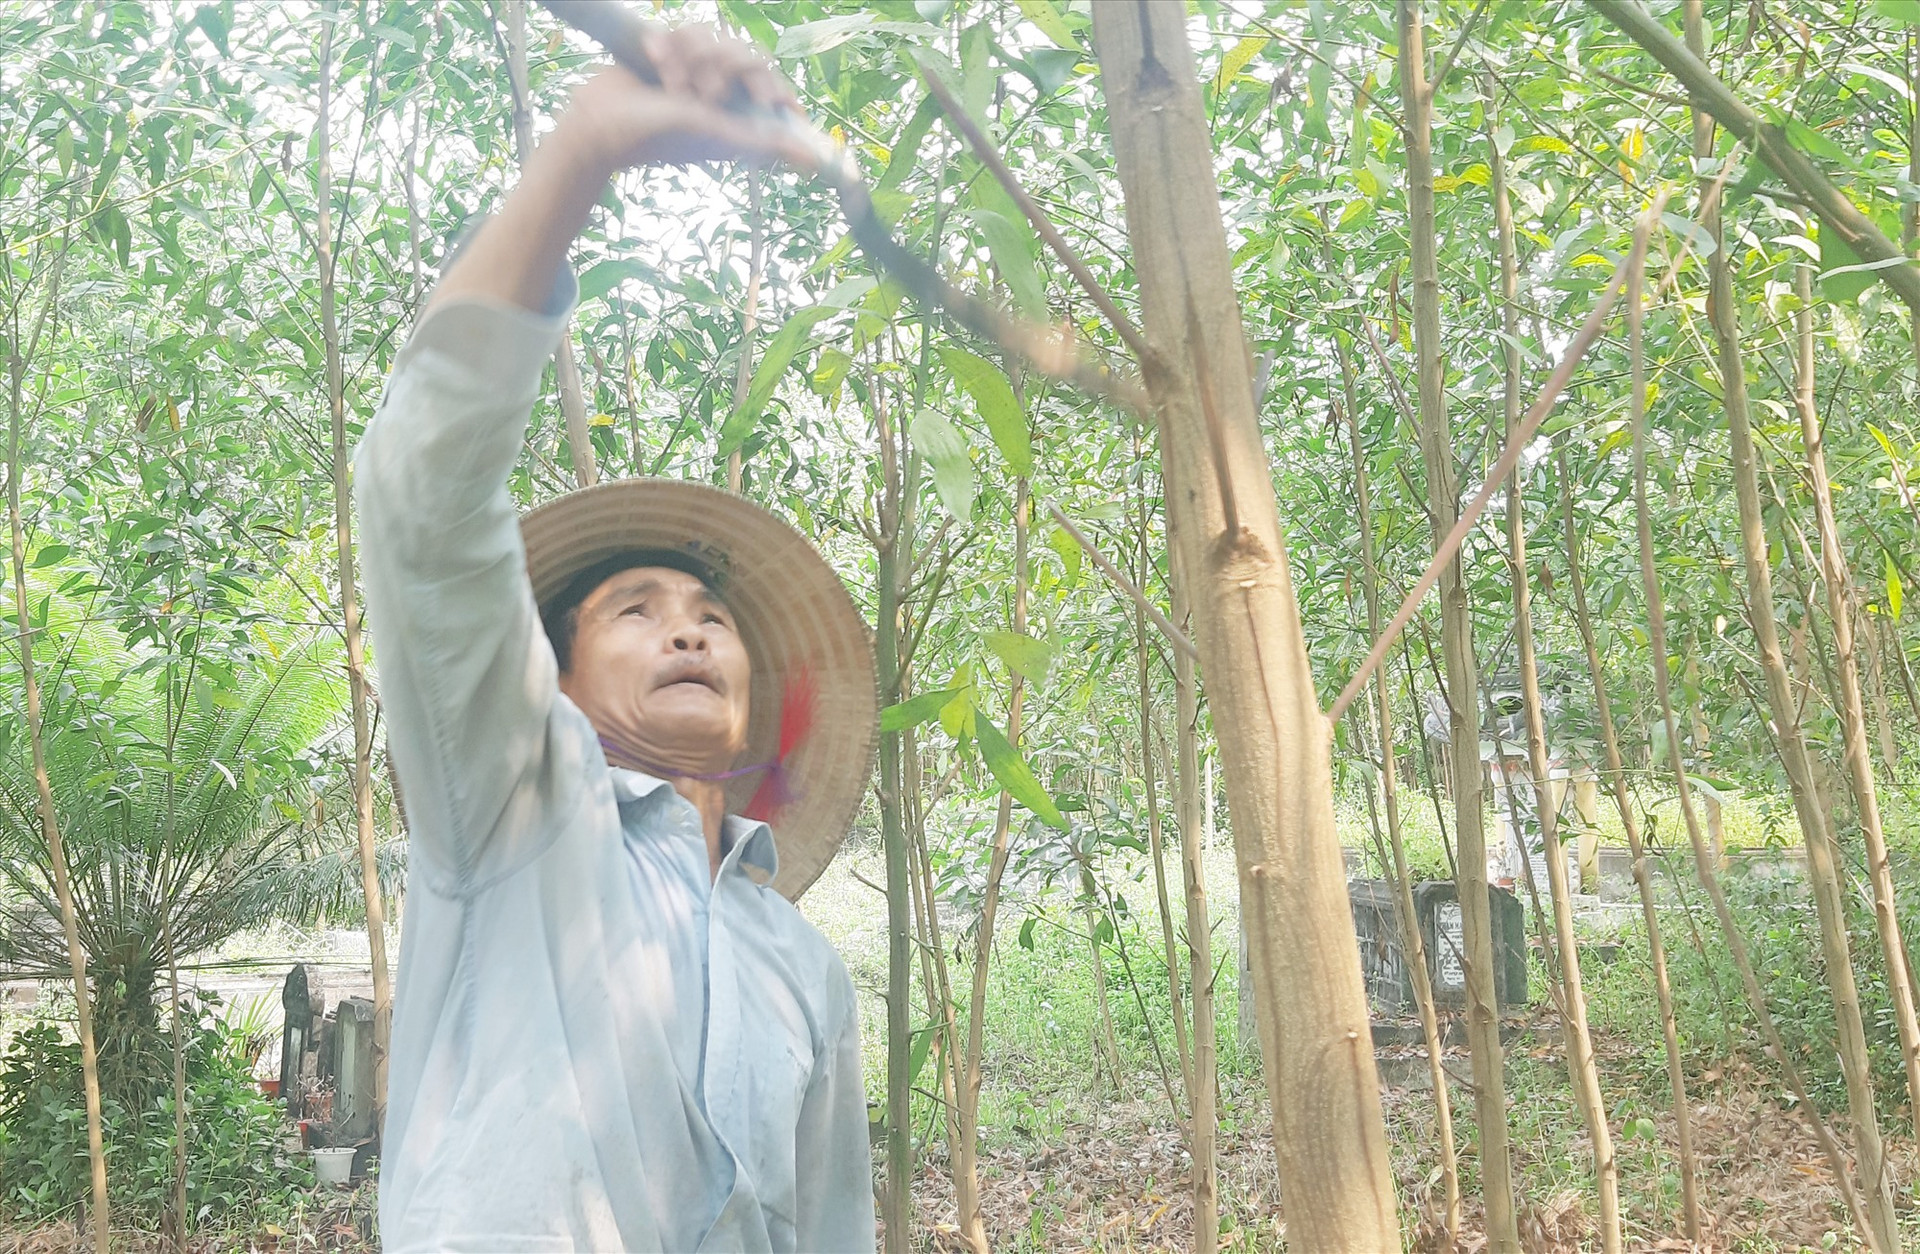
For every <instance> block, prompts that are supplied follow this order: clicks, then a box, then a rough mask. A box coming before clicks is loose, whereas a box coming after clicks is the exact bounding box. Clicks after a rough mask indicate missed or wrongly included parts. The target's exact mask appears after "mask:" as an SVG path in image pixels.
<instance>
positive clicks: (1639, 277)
mask: <svg viewBox="0 0 1920 1254" xmlns="http://www.w3.org/2000/svg"><path fill="white" fill-rule="evenodd" d="M1695 12H1696V13H1697V10H1695ZM1717 227H1718V222H1717V221H1715V222H1714V223H1713V225H1711V226H1709V227H1707V228H1706V229H1707V230H1709V231H1714V232H1715V233H1716V234H1717ZM1640 229H1641V230H1642V231H1645V230H1647V229H1648V228H1647V224H1646V223H1645V222H1644V221H1643V222H1642V224H1641V228H1640ZM1720 251H1722V250H1716V251H1715V254H1714V255H1715V256H1718V255H1719V253H1720ZM1627 283H1628V286H1627V328H1628V330H1627V339H1628V352H1629V355H1630V357H1631V362H1632V376H1633V382H1632V393H1631V400H1630V404H1629V414H1630V419H1629V421H1630V423H1631V427H1632V434H1633V500H1634V512H1635V519H1636V523H1637V530H1638V536H1639V548H1640V581H1641V586H1642V588H1643V590H1644V593H1645V596H1646V610H1647V636H1648V647H1649V649H1650V650H1651V652H1652V654H1653V681H1654V692H1655V694H1656V696H1657V697H1658V698H1659V702H1660V717H1661V720H1662V722H1663V723H1664V725H1665V727H1666V733H1667V764H1668V766H1669V768H1670V769H1671V770H1672V772H1673V779H1674V786H1675V788H1676V789H1677V790H1678V793H1679V800H1680V814H1681V818H1682V819H1683V821H1684V822H1685V823H1686V826H1687V840H1688V842H1689V843H1690V844H1691V845H1692V847H1693V858H1694V864H1695V868H1696V870H1697V871H1698V873H1699V876H1700V885H1701V887H1702V888H1704V889H1705V890H1706V892H1707V896H1708V898H1709V899H1710V900H1711V901H1712V902H1713V910H1714V914H1715V915H1716V916H1717V917H1718V919H1719V921H1720V932H1721V936H1722V939H1724V940H1725V942H1726V946H1727V953H1728V956H1729V957H1730V958H1732V959H1733V965H1734V968H1735V969H1736V970H1737V971H1738V972H1739V973H1740V982H1741V986H1742V988H1744V990H1745V991H1746V995H1747V1003H1748V1007H1749V1008H1750V1009H1751V1010H1752V1012H1753V1016H1754V1018H1755V1020H1756V1021H1757V1022H1758V1023H1759V1025H1760V1032H1761V1035H1762V1037H1763V1039H1764V1040H1765V1041H1766V1043H1767V1045H1768V1047H1769V1048H1770V1049H1771V1050H1772V1052H1773V1055H1774V1059H1775V1061H1776V1062H1778V1063H1779V1065H1780V1070H1781V1072H1782V1074H1783V1075H1784V1077H1785V1079H1786V1081H1787V1085H1788V1087H1789V1088H1790V1089H1792V1091H1793V1094H1794V1097H1795V1099H1796V1100H1797V1101H1798V1103H1799V1110H1800V1111H1801V1113H1802V1114H1803V1115H1804V1117H1805V1118H1806V1120H1807V1123H1808V1125H1809V1127H1810V1128H1811V1130H1812V1131H1813V1134H1814V1136H1815V1138H1816V1139H1817V1140H1818V1141H1819V1142H1820V1148H1821V1150H1822V1151H1823V1152H1824V1153H1825V1155H1826V1159H1827V1165H1828V1167H1829V1169H1830V1170H1831V1171H1832V1172H1833V1176H1834V1181H1835V1183H1837V1184H1838V1185H1839V1186H1840V1189H1841V1192H1842V1193H1844V1194H1845V1195H1846V1200H1847V1206H1848V1209H1849V1210H1850V1211H1851V1212H1852V1214H1853V1216H1854V1219H1855V1223H1856V1225H1857V1226H1859V1227H1861V1228H1864V1229H1866V1230H1867V1231H1868V1235H1869V1239H1870V1240H1871V1242H1872V1245H1873V1248H1874V1250H1875V1251H1877V1252H1878V1254H1892V1251H1893V1250H1894V1249H1895V1248H1896V1244H1897V1243H1896V1242H1892V1241H1889V1240H1888V1239H1887V1235H1886V1231H1883V1225H1884V1224H1885V1223H1886V1222H1888V1221H1890V1220H1891V1219H1892V1212H1891V1208H1890V1207H1888V1206H1886V1205H1884V1193H1883V1192H1882V1193H1880V1197H1881V1199H1882V1202H1881V1203H1876V1204H1874V1205H1873V1206H1872V1210H1871V1215H1872V1219H1871V1223H1869V1222H1868V1212H1867V1211H1863V1210H1862V1208H1861V1203H1860V1194H1859V1191H1858V1190H1857V1189H1855V1188H1854V1186H1853V1181H1852V1178H1851V1177H1850V1175H1849V1174H1848V1171H1847V1166H1846V1159H1845V1156H1844V1155H1843V1154H1842V1153H1841V1151H1840V1147H1839V1145H1838V1144H1837V1143H1835V1141H1834V1139H1833V1136H1832V1134H1831V1133H1830V1132H1829V1131H1828V1130H1827V1126H1826V1123H1825V1122H1824V1121H1823V1120H1822V1119H1821V1117H1820V1114H1819V1112H1818V1111H1817V1110H1816V1109H1815V1108H1814V1106H1813V1103H1812V1101H1811V1099H1810V1098H1809V1097H1808V1095H1807V1089H1806V1085H1805V1084H1804V1083H1803V1082H1802V1081H1801V1078H1800V1069H1799V1068H1798V1067H1797V1066H1796V1065H1795V1064H1794V1062H1793V1057H1792V1055H1791V1054H1789V1053H1788V1052H1787V1048H1786V1045H1785V1043H1784V1042H1783V1041H1782V1040H1781V1038H1780V1031H1779V1029H1778V1028H1777V1027H1776V1026H1775V1024H1774V1020H1773V1014H1772V1012H1771V1011H1770V1010H1768V1008H1767V999H1766V994H1765V992H1764V991H1763V990H1762V989H1761V987H1760V981H1759V979H1758V978H1757V977H1756V976H1755V975H1754V971H1753V962H1752V960H1751V959H1750V957H1749V956H1748V953H1747V943H1746V939H1745V937H1743V936H1742V935H1741V932H1740V927H1739V924H1738V923H1737V922H1736V921H1735V920H1734V917H1733V911H1732V909H1731V908H1729V906H1728V905H1727V896H1726V892H1725V891H1724V890H1723V889H1722V888H1721V886H1720V873H1719V870H1718V869H1717V867H1716V866H1715V858H1714V855H1713V851H1712V850H1711V849H1710V848H1708V846H1707V839H1706V836H1705V834H1704V833H1703V832H1702V831H1701V827H1700V820H1699V816H1698V815H1697V814H1696V813H1695V810H1694V805H1693V786H1692V784H1691V783H1690V782H1689V781H1688V776H1687V766H1686V760H1685V758H1684V757H1683V756H1682V754H1681V749H1680V723H1679V720H1678V719H1677V718H1676V717H1675V715H1674V709H1673V679H1672V675H1671V674H1670V671H1669V667H1668V663H1667V621H1666V608H1665V605H1664V603H1663V601H1662V599H1661V596H1660V580H1659V576H1658V574H1657V573H1656V572H1655V569H1654V561H1653V520H1652V515H1651V512H1650V511H1649V510H1648V508H1647V438H1646V397H1647V391H1646V361H1645V351H1644V348H1643V345H1642V342H1641V320H1642V312H1643V311H1642V308H1641V306H1642V303H1643V300H1642V298H1643V292H1642V286H1643V273H1642V269H1641V268H1640V267H1635V268H1634V270H1633V272H1632V273H1631V274H1629V275H1628V276H1627ZM1709 307H1710V312H1711V311H1712V310H1713V309H1714V307H1715V302H1714V301H1713V298H1712V296H1709ZM1723 312H1730V307H1729V308H1728V309H1727V310H1724V311H1723ZM1716 321H1718V320H1717V319H1716ZM1720 330H1721V335H1722V343H1721V352H1722V361H1721V367H1722V371H1723V374H1722V377H1723V379H1725V380H1726V386H1724V387H1722V389H1721V392H1722V395H1723V396H1724V397H1726V398H1729V399H1730V398H1732V397H1734V396H1742V398H1743V399H1744V391H1745V389H1744V388H1743V387H1742V386H1740V384H1741V383H1743V382H1744V375H1742V374H1740V373H1737V372H1729V371H1728V366H1727V362H1726V360H1725V358H1726V345H1727V343H1728V342H1729V341H1731V340H1732V338H1733V337H1732V335H1731V330H1732V325H1731V322H1730V321H1729V322H1721V323H1720ZM1736 352H1737V348H1736ZM1732 410H1733V406H1729V415H1728V416H1729V418H1732ZM1742 434H1744V431H1743V432H1742ZM1744 453H1745V457H1746V460H1744V462H1743V457H1742V449H1741V447H1740V440H1739V439H1738V438H1736V440H1735V452H1734V475H1735V483H1736V487H1738V486H1739V484H1740V482H1741V477H1742V473H1743V465H1744V468H1745V473H1746V474H1747V475H1748V476H1750V475H1751V467H1752V462H1751V460H1750V459H1751V456H1752V447H1751V445H1750V444H1749V445H1747V446H1746V447H1745V449H1744ZM1754 495H1755V500H1756V502H1757V500H1758V491H1757V488H1756V489H1755V490H1754ZM1743 513H1744V510H1743ZM1756 513H1757V510H1756ZM1760 561H1761V563H1762V565H1764V564H1765V561H1766V558H1765V541H1764V539H1763V540H1762V541H1761V555H1760ZM1751 562H1752V554H1751V552H1749V575H1750V576H1751V573H1752V572H1751ZM1754 609H1755V612H1754V614H1753V618H1754V621H1755V625H1756V628H1757V627H1758V626H1759V623H1760V620H1761V619H1762V618H1766V617H1769V615H1768V614H1767V613H1766V608H1765V606H1764V605H1763V604H1762V603H1761V602H1760V601H1759V599H1758V597H1757V596H1756V597H1755V602H1754ZM1781 730H1782V734H1783V735H1784V734H1785V730H1786V729H1785V728H1784V727H1783V728H1782V729H1781ZM1783 758H1784V755H1783ZM1805 830H1806V835H1807V838H1808V842H1809V843H1808V853H1809V869H1810V870H1811V869H1813V868H1812V866H1811V863H1812V855H1813V842H1815V841H1818V840H1819V839H1820V836H1819V835H1818V832H1819V824H1818V822H1817V821H1816V822H1815V823H1814V824H1813V825H1812V827H1811V828H1808V829H1805ZM1816 873H1817V872H1816ZM1836 1009H1837V1010H1839V1011H1841V1012H1842V1013H1843V1014H1844V1007H1840V1006H1836ZM1862 1135H1863V1136H1874V1137H1877V1135H1878V1131H1877V1129H1876V1128H1874V1127H1873V1126H1872V1122H1871V1119H1869V1122H1868V1127H1867V1128H1866V1129H1865V1130H1863V1133H1862ZM1863 1145H1864V1142H1863ZM1863 1165H1864V1164H1863ZM1873 1187H1874V1186H1873V1184H1872V1181H1871V1179H1870V1180H1869V1188H1870V1189H1872V1188H1873ZM1876 1192H1878V1191H1877V1190H1876ZM1887 1231H1890V1230H1887Z"/></svg>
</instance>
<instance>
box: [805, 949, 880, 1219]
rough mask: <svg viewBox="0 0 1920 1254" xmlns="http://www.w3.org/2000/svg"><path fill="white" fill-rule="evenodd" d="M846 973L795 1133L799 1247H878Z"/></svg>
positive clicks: (856, 1027) (863, 1093) (854, 1015)
mask: <svg viewBox="0 0 1920 1254" xmlns="http://www.w3.org/2000/svg"><path fill="white" fill-rule="evenodd" d="M840 978H841V980H842V981H844V1002H843V1004H844V1006H845V1008H846V1010H845V1013H844V1015H843V1016H842V1023H841V1027H840V1030H839V1032H838V1033H837V1034H836V1036H835V1039H834V1041H833V1044H832V1045H831V1047H830V1048H829V1049H828V1051H827V1052H826V1053H825V1054H823V1055H821V1056H820V1058H819V1060H818V1061H817V1062H816V1064H815V1068H814V1074H813V1079H812V1080H811V1081H810V1082H809V1083H808V1085H807V1092H806V1095H805V1097H804V1098H803V1099H802V1100H801V1104H800V1122H799V1125H798V1127H797V1128H796V1129H795V1133H794V1136H795V1147H794V1148H795V1154H794V1161H795V1166H796V1172H795V1179H794V1209H795V1211H796V1212H797V1213H796V1215H795V1222H794V1238H795V1243H794V1248H795V1249H797V1250H815V1251H820V1252H821V1254H854V1252H855V1251H858V1252H859V1254H872V1252H873V1250H874V1248H875V1232H874V1222H873V1151H872V1150H871V1148H870V1147H869V1142H868V1139H867V1089H866V1083H865V1080H864V1079H863V1076H862V1071H861V1066H860V1015H859V1011H858V1009H857V1008H856V1005H855V1002H854V996H853V982H852V981H851V980H849V979H847V976H846V973H845V972H844V971H842V972H841V975H840Z"/></svg>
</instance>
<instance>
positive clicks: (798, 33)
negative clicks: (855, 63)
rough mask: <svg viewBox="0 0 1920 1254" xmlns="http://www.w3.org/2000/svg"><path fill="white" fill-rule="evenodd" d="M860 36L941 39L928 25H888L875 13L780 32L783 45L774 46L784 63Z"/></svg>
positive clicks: (818, 22) (929, 40)
mask: <svg viewBox="0 0 1920 1254" xmlns="http://www.w3.org/2000/svg"><path fill="white" fill-rule="evenodd" d="M861 35H904V36H908V37H910V38H912V39H914V40H917V41H919V42H922V43H932V42H933V41H934V40H937V39H939V38H940V35H941V31H940V28H939V27H937V26H929V25H927V24H926V23H925V22H885V21H881V20H880V19H879V18H877V17H875V16H874V15H873V14H872V13H848V14H844V15H842V16H839V17H823V18H821V19H820V20H819V21H817V22H802V23H801V24H800V25H798V26H789V27H787V29H786V30H784V31H782V32H780V42H779V43H778V44H776V45H774V49H773V54H774V55H775V56H777V57H780V58H782V59H783V60H790V59H792V58H796V57H817V56H819V55H820V54H821V53H823V52H830V51H832V50H833V49H835V48H838V47H839V46H840V45H841V44H843V43H845V42H847V41H848V40H849V39H855V38H858V37H859V36H861Z"/></svg>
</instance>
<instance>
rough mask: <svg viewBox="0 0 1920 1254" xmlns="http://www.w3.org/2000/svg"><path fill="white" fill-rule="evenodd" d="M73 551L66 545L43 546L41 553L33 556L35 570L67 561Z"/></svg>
mask: <svg viewBox="0 0 1920 1254" xmlns="http://www.w3.org/2000/svg"><path fill="white" fill-rule="evenodd" d="M72 551H73V550H72V548H71V547H69V546H67V545H64V544H43V545H41V546H40V551H39V552H38V553H35V554H34V555H33V568H34V569H35V570H39V569H41V568H42V567H44V566H51V565H53V564H54V563H55V562H60V561H65V560H66V556H67V554H69V553H71V552H72Z"/></svg>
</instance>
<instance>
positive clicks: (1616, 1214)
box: [1487, 92, 1621, 1254]
mask: <svg viewBox="0 0 1920 1254" xmlns="http://www.w3.org/2000/svg"><path fill="white" fill-rule="evenodd" d="M1497 94H1498V93H1496V92H1490V93H1489V95H1490V96H1497ZM1494 125H1495V121H1494V115H1493V114H1492V113H1489V114H1488V116H1487V127H1488V132H1489V139H1488V144H1487V162H1488V169H1489V170H1490V171H1491V177H1490V179H1489V184H1488V190H1489V193H1490V195H1491V196H1492V199H1493V220H1494V226H1495V228H1496V229H1495V235H1496V238H1497V241H1498V243H1497V246H1498V249H1499V253H1500V295H1501V300H1500V316H1501V322H1502V325H1503V329H1504V330H1505V331H1506V342H1505V344H1504V346H1503V347H1504V350H1505V352H1504V355H1505V357H1506V378H1505V386H1504V388H1503V389H1502V391H1503V393H1504V397H1503V399H1504V406H1505V411H1506V432H1507V438H1508V439H1509V440H1511V439H1512V438H1513V435H1514V431H1515V429H1516V428H1517V427H1518V426H1519V423H1520V348H1519V335H1520V313H1519V308H1518V306H1519V300H1520V264H1519V258H1518V256H1517V250H1516V248H1515V245H1514V239H1513V211H1512V207H1511V205H1510V204H1509V202H1508V200H1507V180H1506V159H1505V158H1504V157H1503V156H1502V155H1501V152H1500V144H1499V142H1498V141H1497V140H1495V139H1493V138H1492V136H1491V132H1492V130H1493V128H1494ZM1507 550H1508V558H1509V561H1508V569H1509V571H1510V572H1511V574H1512V577H1513V634H1514V639H1515V641H1516V642H1517V644H1518V646H1519V653H1520V693H1521V700H1522V703H1523V704H1524V706H1525V708H1526V718H1527V758H1528V762H1529V764H1530V765H1531V767H1532V774H1533V789H1534V797H1535V805H1536V807H1537V809H1538V811H1539V814H1540V836H1541V840H1542V842H1543V843H1544V844H1545V846H1546V855H1547V883H1548V885H1549V887H1550V889H1551V893H1550V896H1551V897H1552V899H1553V900H1552V905H1553V931H1554V947H1555V949H1557V950H1558V951H1559V958H1560V991H1561V1005H1560V1027H1561V1030H1562V1031H1563V1032H1564V1033H1565V1035H1566V1042H1567V1072H1568V1078H1569V1079H1570V1080H1571V1082H1572V1085H1573V1091H1574V1097H1575V1099H1576V1100H1577V1101H1578V1103H1579V1106H1580V1114H1581V1117H1582V1119H1583V1120H1584V1121H1585V1123H1586V1125H1587V1136H1588V1138H1589V1139H1590V1140H1591V1141H1592V1142H1593V1169H1594V1174H1595V1175H1596V1176H1597V1177H1598V1178H1599V1183H1600V1245H1601V1248H1602V1249H1603V1250H1605V1251H1606V1254H1618V1251H1619V1250H1620V1249H1621V1244H1620V1241H1621V1236H1620V1164H1619V1162H1618V1160H1616V1159H1615V1158H1614V1154H1613V1132H1612V1130H1611V1129H1610V1128H1609V1127H1608V1126H1607V1103H1606V1098H1605V1096H1604V1095H1603V1094H1602V1093H1601V1091H1600V1068H1599V1065H1598V1063H1597V1062H1596V1061H1595V1059H1594V1054H1593V1036H1592V1033H1590V1032H1589V1031H1588V1030H1587V996H1586V991H1585V988H1584V986H1583V984H1582V982H1581V979H1580V951H1579V948H1578V945H1577V944H1576V942H1575V940H1574V935H1573V900H1572V898H1571V896H1570V894H1571V893H1572V892H1573V886H1572V885H1571V884H1569V883H1568V882H1567V860H1566V857H1565V855H1564V854H1562V852H1561V847H1560V831H1559V828H1560V823H1559V819H1560V811H1559V806H1558V804H1557V799H1556V798H1555V797H1554V795H1553V783H1552V781H1551V780H1550V779H1549V778H1548V770H1549V768H1548V763H1547V728H1546V719H1545V717H1544V716H1543V714H1542V711H1541V708H1540V671H1539V665H1538V662H1537V660H1536V658H1535V656H1534V642H1533V589H1532V581H1531V578H1530V575H1529V572H1528V568H1527V526H1526V510H1525V501H1524V497H1523V496H1522V494H1521V488H1520V471H1519V469H1518V468H1516V469H1515V470H1514V472H1513V473H1512V475H1510V476H1509V477H1508V479H1507ZM1514 817H1515V819H1516V821H1517V820H1518V818H1519V816H1518V815H1517V814H1516V815H1515V816H1514Z"/></svg>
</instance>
